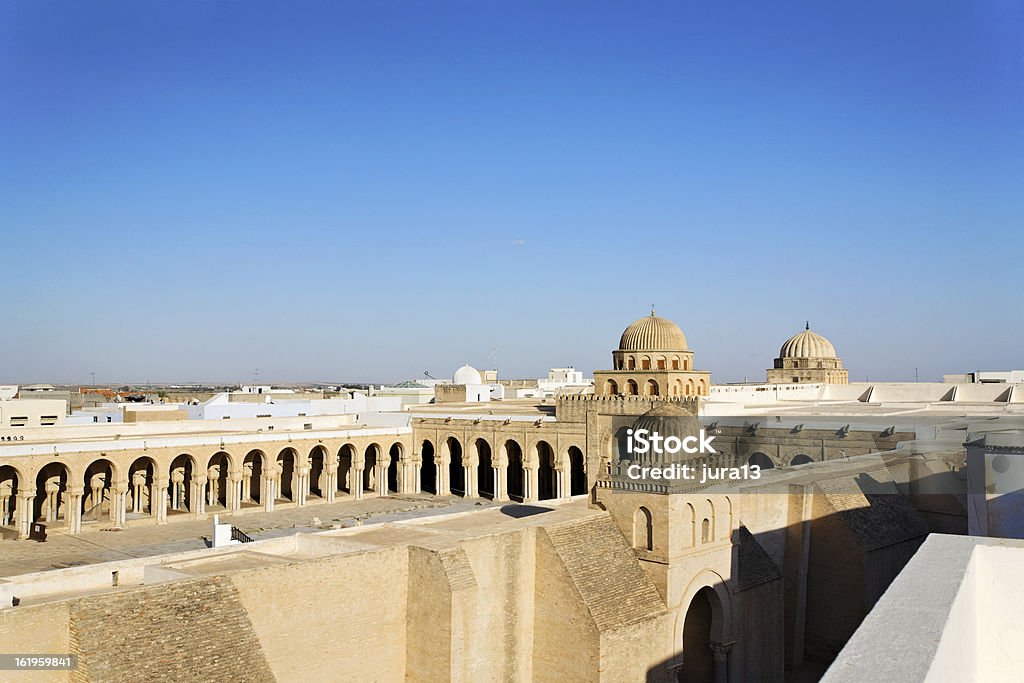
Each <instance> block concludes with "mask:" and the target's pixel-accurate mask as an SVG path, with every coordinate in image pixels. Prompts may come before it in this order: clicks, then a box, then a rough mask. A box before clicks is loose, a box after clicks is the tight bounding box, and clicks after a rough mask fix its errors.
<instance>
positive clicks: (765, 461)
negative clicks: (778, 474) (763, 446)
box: [747, 451, 775, 470]
mask: <svg viewBox="0 0 1024 683" xmlns="http://www.w3.org/2000/svg"><path fill="white" fill-rule="evenodd" d="M747 464H748V465H757V466H758V467H760V468H761V469H762V470H770V469H774V468H775V463H774V462H773V461H772V459H771V458H769V457H768V456H767V455H766V454H764V453H762V452H760V451H758V452H757V453H754V454H753V455H751V456H750V457H749V458H747Z"/></svg>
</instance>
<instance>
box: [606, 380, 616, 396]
mask: <svg viewBox="0 0 1024 683" xmlns="http://www.w3.org/2000/svg"><path fill="white" fill-rule="evenodd" d="M617 393H619V385H618V384H616V383H615V380H613V379H609V380H606V381H605V383H604V394H605V396H614V395H615V394H617Z"/></svg>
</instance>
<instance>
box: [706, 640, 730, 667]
mask: <svg viewBox="0 0 1024 683" xmlns="http://www.w3.org/2000/svg"><path fill="white" fill-rule="evenodd" d="M735 644H736V641H735V640H731V641H729V642H726V643H716V642H714V641H712V642H710V643H708V647H709V648H711V652H713V653H714V657H715V659H716V660H717V661H723V662H724V661H725V658H726V657H728V656H729V650H731V649H732V646H733V645H735Z"/></svg>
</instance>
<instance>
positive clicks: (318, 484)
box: [309, 446, 328, 498]
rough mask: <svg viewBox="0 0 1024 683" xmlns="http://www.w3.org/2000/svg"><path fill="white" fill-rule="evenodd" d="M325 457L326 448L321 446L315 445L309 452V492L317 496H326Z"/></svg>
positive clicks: (326, 456)
mask: <svg viewBox="0 0 1024 683" xmlns="http://www.w3.org/2000/svg"><path fill="white" fill-rule="evenodd" d="M327 458H328V455H327V449H326V448H324V447H323V446H317V447H315V448H314V449H313V450H311V451H310V452H309V493H310V495H313V496H316V497H317V498H326V497H327V494H326V492H325V491H324V484H325V483H326V478H327V475H326V472H324V463H325V462H327Z"/></svg>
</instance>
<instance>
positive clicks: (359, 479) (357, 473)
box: [349, 467, 363, 500]
mask: <svg viewBox="0 0 1024 683" xmlns="http://www.w3.org/2000/svg"><path fill="white" fill-rule="evenodd" d="M349 472H350V473H351V474H350V476H351V477H352V479H351V481H352V486H351V487H350V489H349V490H350V491H351V492H352V497H353V498H355V499H356V500H362V499H363V469H362V468H361V467H360V468H359V469H355V467H353V468H352V469H351V470H349Z"/></svg>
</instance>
